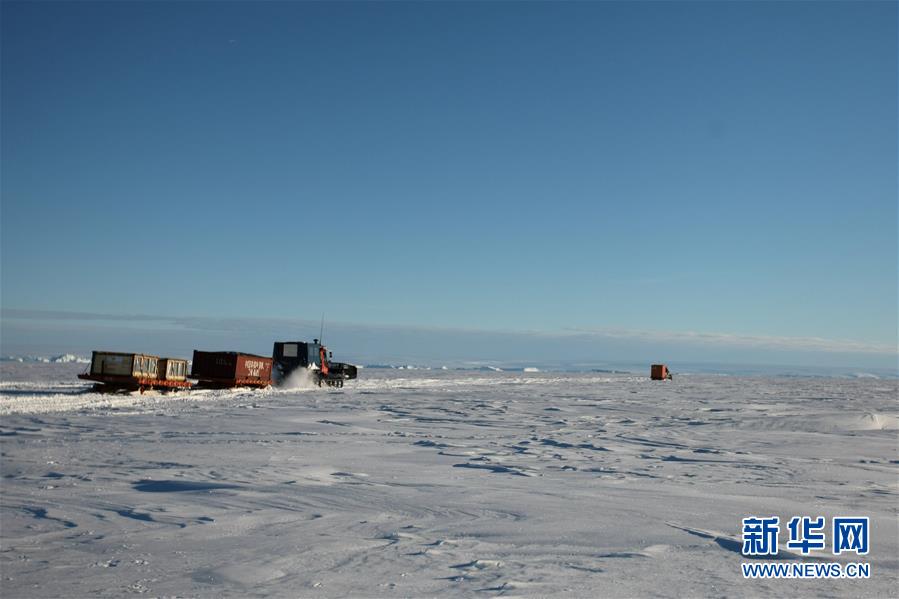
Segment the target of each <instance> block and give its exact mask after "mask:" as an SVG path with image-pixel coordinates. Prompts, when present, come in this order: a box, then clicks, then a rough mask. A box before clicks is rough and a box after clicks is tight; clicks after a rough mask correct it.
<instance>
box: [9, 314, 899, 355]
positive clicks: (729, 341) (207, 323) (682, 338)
mask: <svg viewBox="0 0 899 599" xmlns="http://www.w3.org/2000/svg"><path fill="white" fill-rule="evenodd" d="M0 318H2V319H10V320H81V321H96V320H111V321H139V322H140V321H163V322H169V323H171V324H177V325H179V326H181V327H184V328H185V329H187V330H198V331H206V332H210V331H221V332H225V331H236V330H244V331H246V330H252V329H254V328H257V327H259V326H266V327H268V326H271V327H275V326H284V325H289V326H291V327H296V328H303V329H310V330H311V329H318V328H319V326H320V321H318V320H311V319H310V320H305V319H295V318H275V317H273V318H264V317H211V316H159V315H149V314H104V313H94V312H67V311H58V310H26V309H16V308H3V309H2V311H0ZM326 327H327V328H330V329H331V330H334V329H337V330H340V331H345V332H352V331H355V332H377V333H382V334H383V333H386V332H390V331H393V332H397V333H435V334H456V335H501V336H509V337H542V338H552V339H564V338H566V337H569V338H570V337H588V338H589V337H594V338H597V339H614V340H631V341H643V342H652V343H686V344H690V345H702V344H707V345H717V346H728V347H734V348H752V349H774V350H793V351H818V352H828V353H837V352H840V353H863V354H897V355H899V348H897V346H896V345H889V344H880V343H870V342H866V341H859V340H852V339H826V338H823V337H791V336H777V335H746V334H737V333H722V332H701V331H650V330H633V329H618V328H586V327H585V328H579V327H566V328H563V329H560V330H556V331H546V330H527V329H518V330H509V329H478V328H459V327H441V326H429V325H415V324H380V323H374V324H372V323H355V322H342V321H331V322H328V321H326Z"/></svg>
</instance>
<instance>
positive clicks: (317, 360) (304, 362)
mask: <svg viewBox="0 0 899 599" xmlns="http://www.w3.org/2000/svg"><path fill="white" fill-rule="evenodd" d="M272 360H274V367H273V368H272V378H273V379H274V380H275V381H276V382H281V381H283V380H285V379H286V378H287V377H289V376H290V375H291V374H293V373H294V372H295V371H296V370H298V369H300V368H305V369H307V370H309V372H310V373H311V374H312V376H313V381H314V382H315V383H316V384H317V385H318V386H319V387H321V386H322V385H323V384H324V385H328V386H329V387H343V383H344V381H347V380H350V379H354V378H356V374H357V370H356V367H355V366H353V365H352V364H345V363H343V362H332V361H331V352H329V351H328V348H327V347H325V346H324V345H322V344H321V343H319V341H318V339H313V340H312V343H307V342H305V341H275V347H274V349H273V350H272Z"/></svg>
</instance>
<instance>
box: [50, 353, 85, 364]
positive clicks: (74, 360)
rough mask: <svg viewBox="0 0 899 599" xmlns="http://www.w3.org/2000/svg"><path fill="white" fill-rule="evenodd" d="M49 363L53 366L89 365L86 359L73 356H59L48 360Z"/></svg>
mask: <svg viewBox="0 0 899 599" xmlns="http://www.w3.org/2000/svg"><path fill="white" fill-rule="evenodd" d="M50 361H51V362H53V363H54V364H90V363H91V361H90V360H89V359H87V358H83V357H81V356H76V355H75V354H62V355H61V356H55V357H53V358H50Z"/></svg>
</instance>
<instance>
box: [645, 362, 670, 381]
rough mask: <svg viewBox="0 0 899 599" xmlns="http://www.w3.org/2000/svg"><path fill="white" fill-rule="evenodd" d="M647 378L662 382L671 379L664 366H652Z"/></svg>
mask: <svg viewBox="0 0 899 599" xmlns="http://www.w3.org/2000/svg"><path fill="white" fill-rule="evenodd" d="M649 377H650V378H651V379H652V380H654V381H664V380H665V379H670V378H671V372H670V371H669V370H668V367H667V366H665V365H664V364H653V365H652V366H651V367H650V369H649Z"/></svg>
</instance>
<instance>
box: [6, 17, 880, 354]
mask: <svg viewBox="0 0 899 599" xmlns="http://www.w3.org/2000/svg"><path fill="white" fill-rule="evenodd" d="M896 73H897V5H896V4H895V3H889V2H867V3H866V2H853V3H850V2H807V3H806V2H795V3H768V2H735V3H709V2H687V3H681V2H668V3H653V2H644V3H615V2H596V3H587V2H569V3H503V2H484V3H476V2H467V3H455V2H443V3H416V4H409V3H375V2H372V3H318V2H316V3H300V2H268V3H249V2H230V3H222V2H187V3H169V2H151V3H150V2H148V3H140V2H127V3H99V2H97V3H92V2H77V3H76V2H62V3H44V2H41V3H37V2H34V3H14V2H4V3H3V4H2V88H0V94H2V98H0V99H2V104H0V110H2V123H0V125H2V136H0V150H2V179H0V185H2V223H0V227H2V305H3V307H4V308H5V309H18V310H46V311H60V310H63V311H71V312H82V313H99V314H108V315H135V314H137V315H157V316H162V317H196V318H213V319H235V320H240V319H248V318H260V319H301V320H302V319H306V320H309V321H315V320H317V319H318V317H319V316H320V315H321V313H322V312H324V313H326V314H327V315H328V318H329V319H330V320H332V321H335V322H345V323H359V324H361V325H365V326H375V325H377V326H386V325H391V326H395V327H399V328H400V329H402V328H403V327H407V328H408V327H412V328H416V327H417V328H416V330H419V329H420V328H422V327H423V328H425V329H427V328H429V327H437V328H441V329H442V330H454V329H466V330H478V331H539V332H541V333H546V332H550V333H562V332H565V331H572V330H576V331H584V330H588V331H603V332H608V331H611V330H614V331H626V332H636V333H633V334H634V335H635V336H637V337H639V336H641V335H642V336H643V337H646V335H660V334H663V333H664V334H666V335H668V334H674V335H675V338H677V335H681V338H683V335H685V334H694V333H708V334H715V335H719V336H720V338H721V339H724V340H726V339H728V338H731V336H737V337H744V338H750V337H751V338H771V339H782V338H796V339H810V338H814V339H824V340H835V343H836V346H835V347H843V348H845V347H844V346H840V345H839V344H840V343H842V342H843V341H842V340H852V341H853V342H856V343H858V344H861V345H860V346H861V347H864V348H867V350H866V351H867V353H865V354H864V355H860V356H859V360H862V361H864V360H867V359H868V358H867V357H866V356H869V355H871V353H872V352H874V353H878V354H879V355H880V358H878V359H879V360H881V361H882V360H883V355H882V354H884V353H886V354H892V357H888V358H887V359H888V361H891V362H892V363H893V364H895V347H896V339H897V102H896V90H897V79H896V77H897V76H896ZM7 320H8V319H7ZM29 322H31V321H29ZM7 324H8V323H7ZM395 330H399V329H395ZM565 334H567V333H565ZM604 334H605V333H604ZM29 335H30V333H28V332H27V330H23V329H20V328H17V326H16V327H10V326H7V327H6V331H5V334H4V336H3V337H4V338H3V343H4V345H6V346H9V345H10V344H11V343H17V344H22V345H27V344H28V342H29ZM90 339H91V340H92V341H93V337H91V338H90ZM647 343H652V342H651V341H649V342H647ZM813 345H814V344H813ZM673 347H677V345H676V344H675V345H674V346H673ZM720 347H721V346H720V345H715V344H710V345H709V346H708V347H707V352H706V353H707V356H708V357H709V359H712V358H714V357H716V356H717V355H718V354H719V353H720ZM884 348H886V350H885V349H884ZM86 349H90V348H86ZM497 351H498V352H499V353H502V352H501V351H500V350H497ZM672 351H674V350H672ZM598 353H602V351H599V350H598ZM635 353H639V352H635ZM496 357H497V358H498V359H499V358H502V357H503V356H496ZM776 359H777V360H781V361H783V360H787V361H789V359H790V356H789V354H787V355H785V356H782V355H779V354H778V355H777V356H776Z"/></svg>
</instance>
